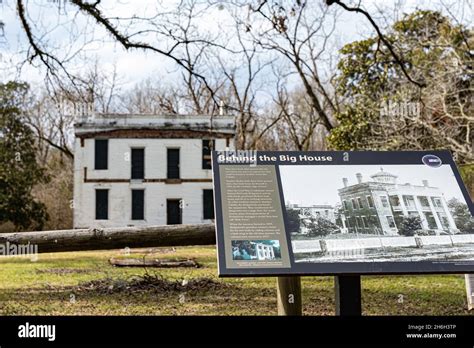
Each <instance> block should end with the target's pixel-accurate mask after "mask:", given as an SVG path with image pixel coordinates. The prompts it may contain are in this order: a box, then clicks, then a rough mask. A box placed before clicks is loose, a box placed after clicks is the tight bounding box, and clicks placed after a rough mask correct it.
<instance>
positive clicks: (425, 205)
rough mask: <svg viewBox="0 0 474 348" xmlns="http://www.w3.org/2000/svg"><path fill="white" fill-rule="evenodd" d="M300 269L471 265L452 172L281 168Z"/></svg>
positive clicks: (472, 239) (469, 236)
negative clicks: (314, 266) (366, 264)
mask: <svg viewBox="0 0 474 348" xmlns="http://www.w3.org/2000/svg"><path fill="white" fill-rule="evenodd" d="M280 175H281V183H282V188H283V195H284V199H285V208H286V209H285V210H286V221H287V229H289V233H290V235H291V245H292V250H293V255H294V259H295V262H297V263H318V262H398V261H404V262H410V261H444V262H446V261H458V260H459V261H461V260H462V261H466V260H469V261H472V260H474V218H473V217H472V214H471V211H470V210H469V206H468V204H467V203H466V200H465V199H464V196H463V194H462V192H461V190H460V189H459V185H458V184H457V181H456V178H455V176H454V173H453V171H452V169H451V167H450V166H449V165H441V166H440V167H438V168H433V167H429V166H426V165H384V166H376V165H336V166H318V165H304V166H286V165H283V166H280Z"/></svg>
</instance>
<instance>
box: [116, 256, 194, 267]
mask: <svg viewBox="0 0 474 348" xmlns="http://www.w3.org/2000/svg"><path fill="white" fill-rule="evenodd" d="M109 262H110V264H112V265H114V266H117V267H159V268H178V267H193V268H198V267H199V264H198V263H197V262H196V261H194V260H191V259H181V260H169V259H166V260H160V259H130V258H129V259H116V258H111V259H110V260H109Z"/></svg>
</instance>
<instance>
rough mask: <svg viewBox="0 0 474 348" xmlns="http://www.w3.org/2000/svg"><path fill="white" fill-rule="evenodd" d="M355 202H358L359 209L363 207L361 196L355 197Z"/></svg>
mask: <svg viewBox="0 0 474 348" xmlns="http://www.w3.org/2000/svg"><path fill="white" fill-rule="evenodd" d="M357 203H359V208H360V209H362V208H364V204H363V203H362V198H360V197H358V198H357Z"/></svg>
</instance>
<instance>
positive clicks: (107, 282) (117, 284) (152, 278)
mask: <svg viewBox="0 0 474 348" xmlns="http://www.w3.org/2000/svg"><path fill="white" fill-rule="evenodd" d="M230 287H232V285H230V284H226V283H223V282H220V281H216V280H214V279H211V278H196V279H189V280H186V279H184V280H173V281H172V280H167V279H164V278H163V277H161V276H156V275H144V276H134V277H132V278H130V279H112V278H104V279H98V280H92V281H90V282H86V283H81V284H79V285H78V286H77V287H76V290H77V291H78V292H81V291H93V292H98V293H102V294H112V293H128V292H156V293H167V292H188V291H207V290H221V289H228V288H230Z"/></svg>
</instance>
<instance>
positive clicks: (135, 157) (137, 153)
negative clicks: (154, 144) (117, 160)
mask: <svg viewBox="0 0 474 348" xmlns="http://www.w3.org/2000/svg"><path fill="white" fill-rule="evenodd" d="M144 177H145V149H132V179H143V178H144Z"/></svg>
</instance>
